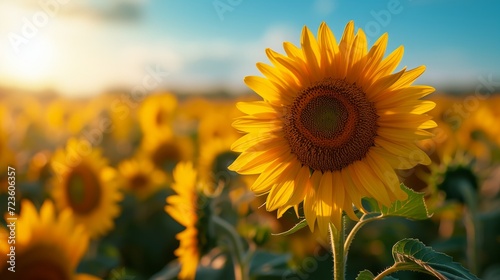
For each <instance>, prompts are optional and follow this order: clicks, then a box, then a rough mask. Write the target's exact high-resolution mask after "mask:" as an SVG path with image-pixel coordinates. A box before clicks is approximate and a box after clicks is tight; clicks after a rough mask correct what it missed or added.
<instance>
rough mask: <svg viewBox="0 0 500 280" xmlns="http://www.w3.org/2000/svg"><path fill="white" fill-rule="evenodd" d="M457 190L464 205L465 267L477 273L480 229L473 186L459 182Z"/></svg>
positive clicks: (465, 182)
mask: <svg viewBox="0 0 500 280" xmlns="http://www.w3.org/2000/svg"><path fill="white" fill-rule="evenodd" d="M457 185H458V190H459V191H460V192H461V193H462V196H463V197H464V201H465V204H466V207H465V210H464V212H465V213H464V226H465V232H466V236H467V249H466V250H467V253H466V255H467V265H468V267H469V269H470V271H471V272H472V273H477V255H478V249H479V247H480V239H479V238H478V236H480V228H479V223H478V222H477V195H476V193H475V191H474V188H473V186H471V184H470V183H469V182H467V181H465V180H460V181H459V182H458V183H457Z"/></svg>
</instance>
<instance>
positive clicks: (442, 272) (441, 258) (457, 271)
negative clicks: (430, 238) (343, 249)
mask: <svg viewBox="0 0 500 280" xmlns="http://www.w3.org/2000/svg"><path fill="white" fill-rule="evenodd" d="M392 256H393V257H394V261H395V262H396V263H395V267H396V268H397V267H399V268H403V269H404V270H414V271H419V272H425V273H429V274H432V275H434V276H436V277H437V278H438V279H469V280H479V278H477V277H476V276H475V275H473V274H472V273H470V272H469V271H468V270H467V269H465V268H464V267H463V266H462V265H461V264H459V263H457V262H454V261H453V259H452V258H451V257H450V256H448V255H446V254H443V253H439V252H436V251H434V250H433V249H432V248H431V247H427V246H425V245H424V243H422V242H420V241H419V240H417V239H412V238H408V239H403V240H400V241H398V242H397V243H396V244H394V246H393V247H392ZM401 270H402V269H401Z"/></svg>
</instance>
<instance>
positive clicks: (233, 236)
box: [212, 215, 250, 280]
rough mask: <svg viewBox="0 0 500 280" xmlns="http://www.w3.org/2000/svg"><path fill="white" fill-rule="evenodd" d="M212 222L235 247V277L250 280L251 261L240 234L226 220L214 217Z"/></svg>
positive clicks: (237, 279)
mask: <svg viewBox="0 0 500 280" xmlns="http://www.w3.org/2000/svg"><path fill="white" fill-rule="evenodd" d="M212 221H213V222H214V224H215V225H217V226H218V227H219V228H220V229H222V230H223V231H224V233H225V234H226V236H227V237H229V240H231V243H232V245H233V249H234V251H233V253H234V254H233V256H234V260H235V263H234V277H235V279H236V280H248V279H249V276H250V272H249V260H248V259H247V257H246V253H245V249H244V247H243V243H242V242H241V238H240V236H239V234H238V233H237V232H236V230H235V229H234V227H233V226H232V225H231V224H229V223H228V222H226V221H225V220H224V219H222V218H220V217H218V216H216V215H213V216H212Z"/></svg>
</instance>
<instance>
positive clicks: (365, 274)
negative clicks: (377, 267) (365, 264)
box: [356, 269, 375, 280]
mask: <svg viewBox="0 0 500 280" xmlns="http://www.w3.org/2000/svg"><path fill="white" fill-rule="evenodd" d="M373 278H375V275H373V273H371V271H369V270H367V269H365V270H363V271H361V272H360V273H359V274H358V277H356V280H373Z"/></svg>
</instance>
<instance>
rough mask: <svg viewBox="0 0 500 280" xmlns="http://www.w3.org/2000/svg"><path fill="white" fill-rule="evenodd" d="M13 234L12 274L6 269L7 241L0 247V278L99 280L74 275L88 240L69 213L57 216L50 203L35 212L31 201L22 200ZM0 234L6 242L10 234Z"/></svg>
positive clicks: (88, 276)
mask: <svg viewBox="0 0 500 280" xmlns="http://www.w3.org/2000/svg"><path fill="white" fill-rule="evenodd" d="M8 218H11V217H6V219H8ZM16 233H17V235H16V240H15V241H16V243H15V245H13V246H15V267H14V269H15V272H11V271H9V270H8V269H9V267H11V265H10V264H9V263H8V262H9V260H10V257H9V256H8V255H7V254H9V253H10V247H9V245H7V242H5V243H4V242H2V244H1V245H0V252H1V254H0V261H1V262H0V278H1V279H6V280H7V279H47V280H50V279H54V280H62V279H80V280H83V279H89V280H90V279H98V278H97V277H94V276H90V275H85V274H76V268H77V266H78V263H79V262H80V260H81V258H82V256H83V254H84V253H85V251H86V250H87V245H88V243H89V237H88V235H87V233H86V232H85V230H84V227H83V226H81V225H79V226H78V225H77V226H75V224H74V221H73V217H72V214H71V211H69V210H64V211H62V212H61V213H60V214H59V216H57V217H56V215H55V209H54V205H53V204H52V202H51V201H45V202H44V203H43V205H42V207H41V209H40V213H37V210H36V209H35V206H33V204H32V203H31V202H30V201H28V200H23V201H22V203H21V214H20V216H19V217H18V218H17V220H16ZM0 235H1V236H2V240H7V236H8V235H9V232H8V231H7V230H6V229H5V228H1V229H0Z"/></svg>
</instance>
